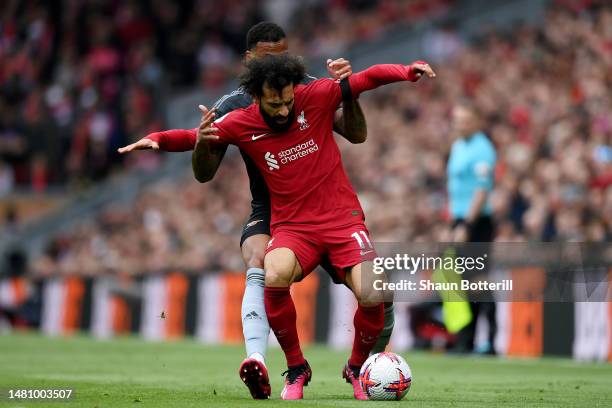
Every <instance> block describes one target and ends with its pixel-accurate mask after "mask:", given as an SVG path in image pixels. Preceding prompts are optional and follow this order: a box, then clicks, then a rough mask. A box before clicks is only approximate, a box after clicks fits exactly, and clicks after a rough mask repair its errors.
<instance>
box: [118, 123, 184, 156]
mask: <svg viewBox="0 0 612 408" xmlns="http://www.w3.org/2000/svg"><path fill="white" fill-rule="evenodd" d="M195 140H196V129H173V130H164V131H162V132H153V133H149V134H148V135H146V136H145V137H143V138H142V139H140V140H139V141H137V142H135V143H132V144H129V145H127V146H124V147H120V148H119V149H117V151H118V152H119V153H121V154H126V153H130V152H132V151H134V150H149V149H153V150H163V151H166V152H186V151H189V150H193V147H194V146H195Z"/></svg>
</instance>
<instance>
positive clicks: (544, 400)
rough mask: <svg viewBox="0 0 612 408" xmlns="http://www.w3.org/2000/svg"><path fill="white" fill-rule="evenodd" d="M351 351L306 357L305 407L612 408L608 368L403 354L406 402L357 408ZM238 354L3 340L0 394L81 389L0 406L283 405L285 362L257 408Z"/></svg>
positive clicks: (274, 370)
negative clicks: (309, 375)
mask: <svg viewBox="0 0 612 408" xmlns="http://www.w3.org/2000/svg"><path fill="white" fill-rule="evenodd" d="M347 356H348V352H347V351H344V352H342V351H332V350H330V349H329V348H327V347H321V346H316V347H311V348H309V349H308V350H306V357H307V358H308V360H309V362H310V364H311V366H312V369H313V381H312V382H311V384H310V385H309V386H308V387H306V389H305V399H304V400H303V401H298V402H293V404H294V405H295V406H300V407H311V406H313V407H353V406H359V407H365V406H378V407H380V406H383V405H389V404H391V405H393V406H396V405H401V406H409V407H474V406H486V407H491V406H496V407H499V406H502V407H525V406H530V407H535V406H542V407H561V406H572V407H573V406H576V407H578V406H580V407H584V406H588V407H594V406H602V407H603V406H606V407H610V406H612V365H610V364H587V363H577V362H573V361H571V360H568V359H549V358H546V359H541V360H509V359H497V358H476V357H451V356H444V355H432V354H426V353H403V356H404V357H405V358H406V360H407V361H408V363H409V364H410V366H411V367H412V370H413V383H412V389H411V390H410V392H409V393H408V395H407V396H406V398H405V399H404V400H403V401H401V402H394V401H390V402H375V401H371V402H361V401H354V400H353V399H352V391H351V388H350V386H349V385H348V384H346V383H344V381H343V380H342V379H341V377H340V372H341V369H342V366H343V364H344V362H345V361H346V358H347ZM242 359H243V348H242V347H241V346H222V347H215V346H206V345H202V344H199V343H196V342H193V341H180V342H171V343H155V342H144V341H142V340H140V339H137V338H123V339H117V340H110V341H96V340H93V339H91V338H88V337H71V338H45V337H42V336H39V335H32V334H16V335H0V390H2V392H3V393H4V395H6V390H7V389H8V388H38V389H40V388H61V387H70V388H73V389H74V390H75V397H74V399H73V400H72V401H70V402H29V401H27V402H25V401H19V402H8V400H7V399H6V397H4V399H3V400H2V401H0V407H35V408H42V407H47V406H48V407H57V408H61V407H64V406H65V407H90V408H94V407H99V408H103V407H131V408H134V407H209V406H218V407H245V406H257V407H264V406H266V407H267V406H279V405H281V404H282V405H285V406H286V405H287V404H288V403H289V402H284V401H281V400H280V398H279V393H280V391H281V385H282V380H283V379H282V377H281V376H280V373H281V372H282V371H283V370H284V358H283V356H282V352H281V350H280V349H276V348H275V349H272V350H270V351H269V357H268V368H269V370H270V377H271V381H272V399H271V400H269V401H253V400H251V399H250V395H249V394H248V391H247V389H246V387H245V386H244V385H243V384H242V382H241V381H240V379H239V378H238V375H237V369H238V366H239V364H240V362H241V361H242Z"/></svg>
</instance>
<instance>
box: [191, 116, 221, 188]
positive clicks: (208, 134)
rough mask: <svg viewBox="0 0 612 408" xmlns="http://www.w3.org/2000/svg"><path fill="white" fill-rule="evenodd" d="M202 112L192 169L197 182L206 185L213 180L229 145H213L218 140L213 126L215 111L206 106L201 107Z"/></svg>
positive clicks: (192, 155) (192, 158)
mask: <svg viewBox="0 0 612 408" xmlns="http://www.w3.org/2000/svg"><path fill="white" fill-rule="evenodd" d="M199 108H200V110H201V111H202V120H201V121H200V126H199V127H198V137H197V140H196V144H195V147H194V149H193V153H192V154H191V168H192V170H193V175H194V176H195V178H196V180H198V181H199V182H200V183H206V182H207V181H210V180H212V179H213V177H214V176H215V174H216V173H217V170H218V169H219V165H220V164H221V160H222V159H223V156H224V155H225V152H226V151H227V145H225V144H223V145H221V144H217V143H211V141H214V140H218V139H219V137H218V136H216V135H215V132H216V130H217V129H216V128H215V127H214V126H211V125H212V124H213V121H214V120H215V111H214V109H213V110H211V111H209V110H208V109H207V108H206V107H205V106H202V105H200V106H199Z"/></svg>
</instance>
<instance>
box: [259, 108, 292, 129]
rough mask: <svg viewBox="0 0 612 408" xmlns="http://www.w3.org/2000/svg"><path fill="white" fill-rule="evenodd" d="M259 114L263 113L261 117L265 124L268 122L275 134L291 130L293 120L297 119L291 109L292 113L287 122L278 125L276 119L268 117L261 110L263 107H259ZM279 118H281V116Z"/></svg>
mask: <svg viewBox="0 0 612 408" xmlns="http://www.w3.org/2000/svg"><path fill="white" fill-rule="evenodd" d="M259 113H261V117H262V118H263V120H264V122H266V124H267V125H268V126H269V127H270V129H272V130H273V131H275V132H283V131H285V130H287V129H289V128H290V127H291V124H292V123H293V119H294V118H295V114H294V113H293V109H291V112H289V115H287V120H286V121H285V122H284V123H278V122H277V120H276V117H274V116H270V115H268V114H267V113H266V112H265V111H264V110H263V109H262V108H261V105H259ZM278 118H280V116H279V117H278Z"/></svg>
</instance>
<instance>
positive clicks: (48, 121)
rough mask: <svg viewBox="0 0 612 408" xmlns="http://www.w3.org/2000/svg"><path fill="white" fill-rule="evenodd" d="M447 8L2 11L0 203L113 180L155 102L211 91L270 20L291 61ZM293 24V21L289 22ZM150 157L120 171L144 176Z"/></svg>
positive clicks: (188, 6) (9, 0)
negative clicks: (13, 196) (136, 170)
mask: <svg viewBox="0 0 612 408" xmlns="http://www.w3.org/2000/svg"><path fill="white" fill-rule="evenodd" d="M451 2H452V1H450V0H436V1H433V2H432V1H425V0H409V1H402V0H365V1H364V0H317V1H309V2H303V3H302V2H297V1H296V2H293V1H285V0H248V1H244V0H226V1H223V2H217V1H212V0H190V1H181V2H177V1H171V0H126V1H105V0H54V1H40V0H26V1H23V0H6V1H3V2H2V5H1V6H0V196H2V195H5V194H7V193H10V192H12V191H14V190H15V189H17V188H21V189H24V190H26V191H28V190H32V191H37V192H40V191H46V190H48V188H49V187H50V186H60V187H65V186H68V187H71V188H81V187H84V186H89V185H92V184H93V183H95V182H98V181H100V180H102V179H105V178H107V177H109V175H111V174H113V173H114V172H117V171H121V170H122V168H123V166H121V164H122V163H121V162H122V161H123V158H122V157H120V156H119V155H117V153H116V148H117V147H119V146H122V145H125V144H127V143H128V142H132V141H134V140H136V139H139V138H140V137H142V136H143V135H146V134H147V133H150V132H151V131H156V130H160V129H162V128H164V124H165V123H164V117H163V112H164V105H163V104H164V100H165V99H166V98H165V97H166V96H168V95H170V94H172V92H174V91H177V90H178V89H181V88H187V87H189V88H190V89H193V88H197V87H204V88H206V89H209V90H210V89H212V90H215V89H218V90H219V92H221V90H222V89H223V86H224V85H225V84H226V81H227V80H228V79H230V78H235V77H236V75H237V73H238V71H239V69H240V64H241V59H242V55H243V53H244V51H245V35H246V32H247V30H248V29H249V28H250V27H251V26H252V25H253V24H254V23H256V22H258V21H261V20H262V19H266V18H268V19H271V18H276V19H277V20H282V22H283V23H285V24H284V25H285V26H286V27H290V29H288V30H287V31H288V33H289V34H290V36H291V37H292V38H295V45H292V48H295V52H298V53H300V54H302V55H305V56H308V57H313V56H320V55H333V54H334V53H335V52H336V51H339V50H342V49H345V48H346V47H347V46H348V45H349V44H350V43H351V42H356V41H361V40H363V39H365V38H371V37H372V36H375V35H377V34H378V33H379V32H380V31H381V30H382V29H383V28H385V27H387V26H388V25H389V24H390V23H393V22H410V21H412V20H414V19H419V18H422V17H423V16H424V15H430V14H436V13H440V12H443V11H444V10H446V8H447V5H448V4H449V3H451ZM296 15H299V16H300V18H299V19H297V18H295V16H296ZM158 162H159V156H155V155H141V156H140V157H139V158H138V159H137V160H130V161H129V165H130V166H137V167H145V168H148V169H151V168H155V167H156V166H157V164H158Z"/></svg>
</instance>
